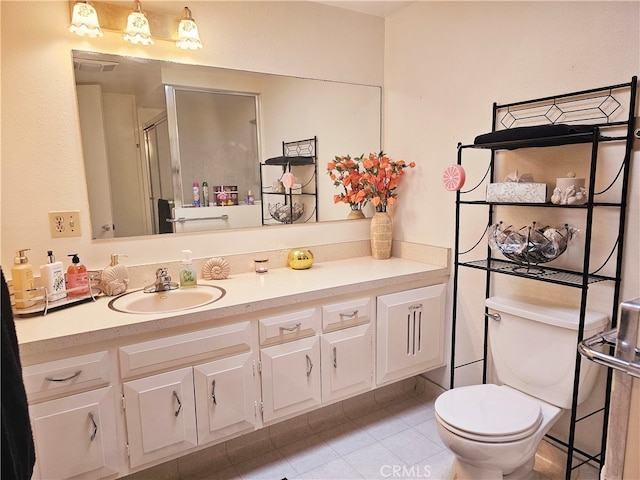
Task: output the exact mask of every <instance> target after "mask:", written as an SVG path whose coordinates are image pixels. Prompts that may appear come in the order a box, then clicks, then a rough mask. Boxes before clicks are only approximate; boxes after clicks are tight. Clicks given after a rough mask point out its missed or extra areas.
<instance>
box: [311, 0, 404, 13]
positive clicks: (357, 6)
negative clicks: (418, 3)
mask: <svg viewBox="0 0 640 480" xmlns="http://www.w3.org/2000/svg"><path fill="white" fill-rule="evenodd" d="M318 3H323V4H325V5H330V6H332V7H338V8H345V9H347V10H353V11H354V12H360V13H366V14H369V15H375V16H376V17H387V16H389V15H391V14H392V13H394V12H396V11H398V10H400V9H401V8H404V7H406V6H407V5H409V4H411V3H413V2H412V1H401V0H398V1H394V0H388V1H375V0H374V1H368V0H362V1H340V0H334V1H319V2H318Z"/></svg>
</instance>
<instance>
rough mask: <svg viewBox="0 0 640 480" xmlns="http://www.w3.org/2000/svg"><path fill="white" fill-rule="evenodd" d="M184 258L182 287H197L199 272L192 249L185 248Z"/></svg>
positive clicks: (181, 273)
mask: <svg viewBox="0 0 640 480" xmlns="http://www.w3.org/2000/svg"><path fill="white" fill-rule="evenodd" d="M182 253H184V260H182V265H180V288H183V287H195V286H197V285H198V273H197V272H196V267H195V266H194V265H193V262H192V261H191V253H192V252H191V250H183V251H182Z"/></svg>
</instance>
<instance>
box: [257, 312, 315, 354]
mask: <svg viewBox="0 0 640 480" xmlns="http://www.w3.org/2000/svg"><path fill="white" fill-rule="evenodd" d="M318 324H319V313H318V309H317V308H310V309H308V310H301V311H298V312H292V313H285V314H283V315H276V316H274V317H267V318H261V319H260V321H259V329H260V345H261V346H265V345H273V344H276V343H283V342H290V341H291V340H297V339H299V338H305V337H310V336H312V335H315V334H316V333H318V326H319V325H318Z"/></svg>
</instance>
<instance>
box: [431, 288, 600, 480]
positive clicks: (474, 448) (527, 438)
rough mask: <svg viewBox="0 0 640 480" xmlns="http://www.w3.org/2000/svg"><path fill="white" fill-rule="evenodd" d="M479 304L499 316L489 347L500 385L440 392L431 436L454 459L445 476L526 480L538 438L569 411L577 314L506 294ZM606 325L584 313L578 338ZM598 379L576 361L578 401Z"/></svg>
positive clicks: (491, 330)
mask: <svg viewBox="0 0 640 480" xmlns="http://www.w3.org/2000/svg"><path fill="white" fill-rule="evenodd" d="M534 302H535V303H534ZM486 305H487V307H488V308H489V310H490V313H492V314H496V313H497V314H498V315H499V319H490V320H489V345H490V351H491V360H492V362H493V367H494V370H495V373H496V376H497V381H498V382H499V383H500V385H493V384H486V385H473V386H468V387H459V388H454V389H452V390H449V391H447V392H445V393H443V394H442V395H440V396H439V397H438V398H437V399H436V402H435V413H436V420H437V425H438V433H439V435H440V438H441V439H442V441H443V442H444V444H445V445H446V446H447V447H448V448H449V449H450V450H451V451H452V452H453V453H454V454H455V456H456V460H455V462H454V465H453V472H452V478H459V479H463V478H468V479H473V480H481V479H482V480H484V479H502V478H508V479H514V480H515V479H518V480H519V479H527V478H531V477H532V476H533V464H534V461H535V454H536V450H537V449H538V444H539V443H540V441H541V440H542V437H543V436H544V435H545V434H546V433H547V432H548V431H549V429H550V428H551V427H552V426H553V424H554V423H555V421H556V420H557V419H558V418H559V417H560V415H561V414H562V413H563V409H569V408H571V400H572V394H573V383H574V382H573V377H574V369H575V359H576V353H577V340H578V337H577V333H578V332H577V330H578V321H579V310H577V309H573V308H563V307H552V306H545V305H541V304H540V303H538V302H537V301H535V300H531V299H524V298H520V297H516V296H510V295H509V296H497V297H491V298H488V299H487V300H486ZM607 323H608V317H607V316H606V315H603V314H601V313H596V312H589V311H588V312H586V315H585V327H584V338H587V337H590V336H591V335H594V334H596V333H598V332H599V331H602V330H605V329H606V325H607ZM597 375H598V366H597V364H595V363H593V362H581V364H580V388H579V394H578V404H580V403H582V401H583V400H584V399H586V397H587V396H588V395H589V393H590V392H591V390H592V389H593V385H594V384H595V381H596V378H597Z"/></svg>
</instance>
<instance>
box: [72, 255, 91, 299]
mask: <svg viewBox="0 0 640 480" xmlns="http://www.w3.org/2000/svg"><path fill="white" fill-rule="evenodd" d="M67 256H69V257H72V258H71V265H69V268H67V295H68V296H69V297H76V298H77V297H86V296H87V295H89V274H88V273H87V267H85V266H84V265H83V264H82V263H80V258H78V254H77V253H72V254H70V255H67Z"/></svg>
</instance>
